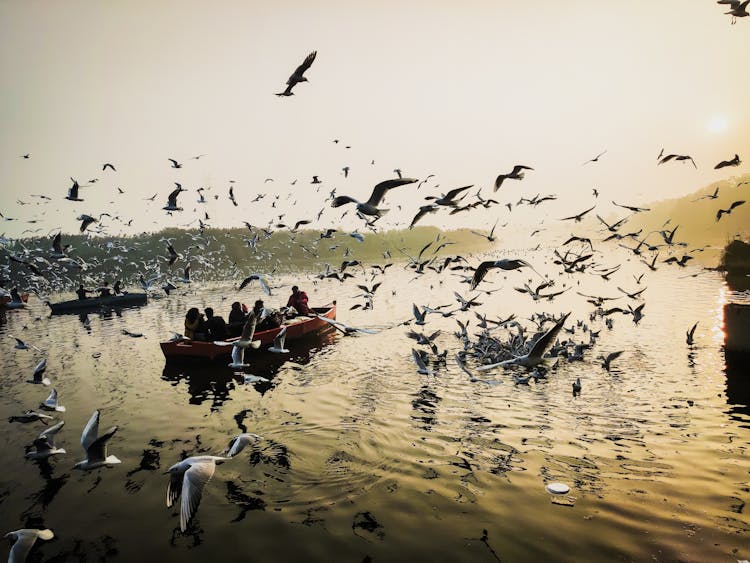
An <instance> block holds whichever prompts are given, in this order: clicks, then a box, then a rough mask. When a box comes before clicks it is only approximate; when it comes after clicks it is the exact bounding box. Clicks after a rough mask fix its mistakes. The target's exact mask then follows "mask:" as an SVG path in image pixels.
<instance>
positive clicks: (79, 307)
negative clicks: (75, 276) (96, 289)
mask: <svg viewBox="0 0 750 563" xmlns="http://www.w3.org/2000/svg"><path fill="white" fill-rule="evenodd" d="M147 301H148V296H147V295H146V294H145V293H125V294H124V295H112V296H111V297H92V298H90V299H73V300H71V301H62V302H60V303H49V306H50V309H52V314H53V315H60V314H65V313H82V312H85V311H95V310H98V309H103V308H104V309H106V308H110V309H116V308H120V307H123V308H124V307H135V306H137V305H145V304H146V302H147Z"/></svg>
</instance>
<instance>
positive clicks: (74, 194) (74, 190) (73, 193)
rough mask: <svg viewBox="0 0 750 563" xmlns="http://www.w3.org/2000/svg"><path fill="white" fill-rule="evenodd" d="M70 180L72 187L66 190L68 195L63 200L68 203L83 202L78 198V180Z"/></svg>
mask: <svg viewBox="0 0 750 563" xmlns="http://www.w3.org/2000/svg"><path fill="white" fill-rule="evenodd" d="M71 180H73V185H72V186H70V187H69V188H68V195H66V196H65V199H67V200H68V201H83V200H82V199H81V198H79V197H78V188H80V186H79V185H78V180H74V179H73V178H71Z"/></svg>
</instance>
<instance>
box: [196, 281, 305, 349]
mask: <svg viewBox="0 0 750 563" xmlns="http://www.w3.org/2000/svg"><path fill="white" fill-rule="evenodd" d="M307 303H308V297H307V293H305V292H304V291H301V290H300V289H299V287H298V286H296V285H295V286H293V287H292V294H291V295H290V296H289V299H288V300H287V304H286V307H284V308H283V309H281V310H276V309H271V308H267V307H266V306H265V304H264V303H263V300H261V299H258V300H257V301H255V304H254V305H253V308H252V309H249V308H248V307H247V305H245V304H243V303H240V302H239V301H235V302H234V303H232V308H231V309H230V311H229V317H228V320H226V321H225V320H224V318H223V317H222V316H221V315H216V314H215V313H214V310H213V308H212V307H206V308H205V309H204V310H203V313H201V312H200V309H198V307H191V308H190V309H188V312H187V314H186V315H185V331H184V336H185V337H186V338H189V339H191V340H205V341H209V342H213V341H217V340H226V339H227V338H233V337H235V336H240V335H242V334H243V333H244V332H247V328H248V325H254V329H252V330H256V331H259V332H260V331H263V330H269V329H272V328H278V327H280V326H281V325H282V323H283V322H284V321H285V320H286V319H291V318H294V317H296V316H297V315H311V314H313V311H312V310H311V309H310V307H309V306H308V304H307Z"/></svg>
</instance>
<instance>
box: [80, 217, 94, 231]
mask: <svg viewBox="0 0 750 563" xmlns="http://www.w3.org/2000/svg"><path fill="white" fill-rule="evenodd" d="M78 220H79V221H80V222H81V227H80V229H79V230H80V231H81V232H83V231H85V230H86V228H87V227H88V226H89V225H90V224H91V223H96V222H97V221H96V219H94V218H93V217H92V216H91V215H86V214H85V213H82V214H81V215H79V216H78Z"/></svg>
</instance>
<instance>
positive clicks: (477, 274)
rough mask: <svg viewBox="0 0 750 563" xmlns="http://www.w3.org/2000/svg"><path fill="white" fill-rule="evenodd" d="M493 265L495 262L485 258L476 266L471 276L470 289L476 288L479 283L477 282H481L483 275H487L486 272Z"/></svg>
mask: <svg viewBox="0 0 750 563" xmlns="http://www.w3.org/2000/svg"><path fill="white" fill-rule="evenodd" d="M494 266H495V262H493V261H492V260H487V261H486V262H482V263H481V264H479V266H477V269H476V270H474V275H473V276H472V278H471V285H470V287H471V289H472V290H473V289H476V287H477V286H478V285H479V282H481V281H482V280H483V279H484V276H485V275H487V272H488V271H489V270H490V268H493V267H494Z"/></svg>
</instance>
